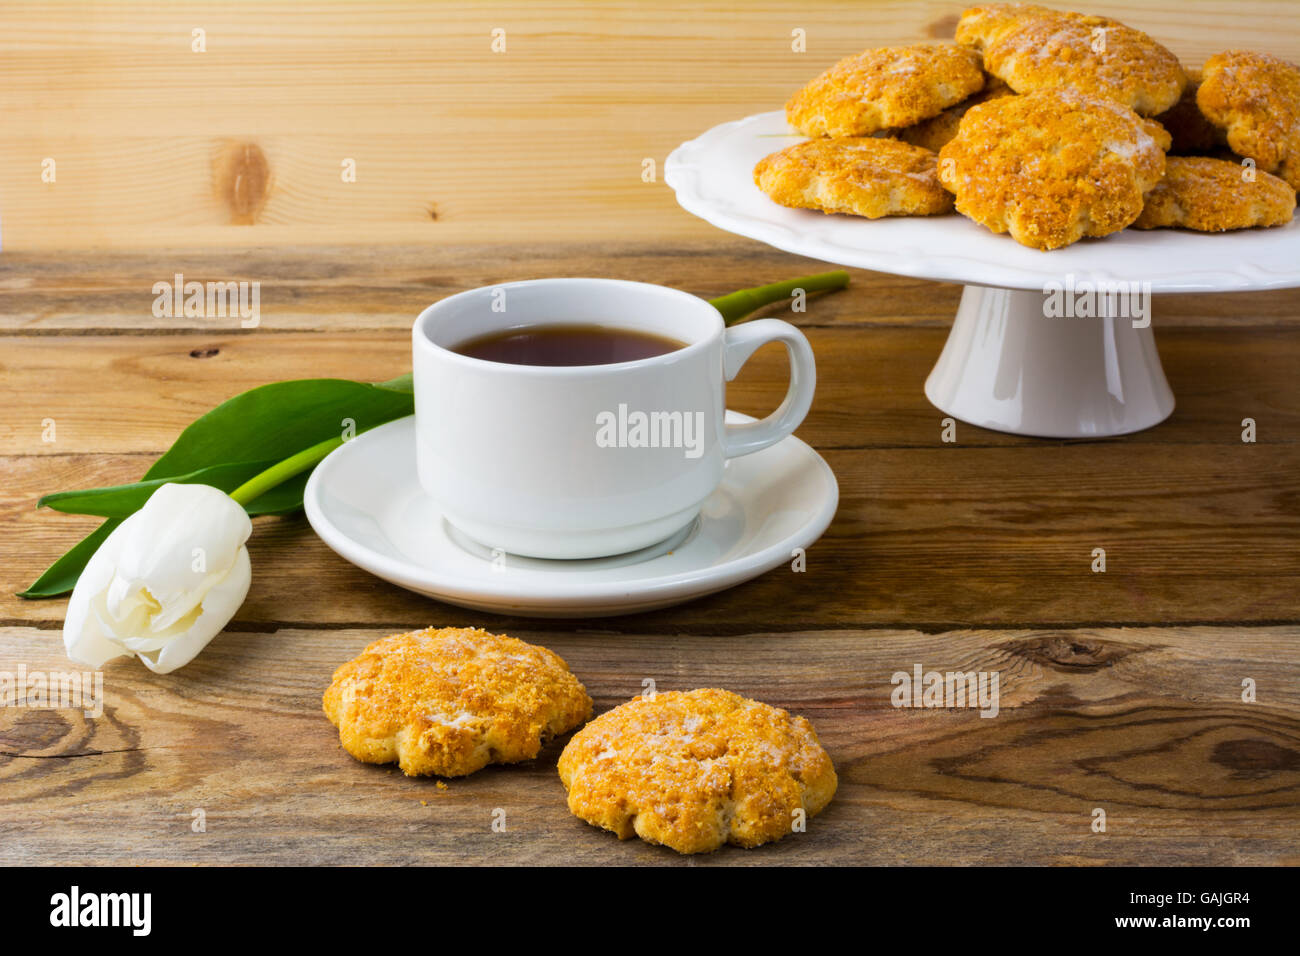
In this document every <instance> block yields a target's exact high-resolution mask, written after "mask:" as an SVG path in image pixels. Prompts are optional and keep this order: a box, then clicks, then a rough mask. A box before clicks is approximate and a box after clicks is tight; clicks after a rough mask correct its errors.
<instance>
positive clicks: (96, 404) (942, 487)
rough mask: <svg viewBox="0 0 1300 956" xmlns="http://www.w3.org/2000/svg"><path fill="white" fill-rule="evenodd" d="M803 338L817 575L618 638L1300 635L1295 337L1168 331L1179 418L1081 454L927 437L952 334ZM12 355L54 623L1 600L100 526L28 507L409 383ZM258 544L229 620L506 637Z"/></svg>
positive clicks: (342, 361)
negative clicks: (253, 424) (41, 577)
mask: <svg viewBox="0 0 1300 956" xmlns="http://www.w3.org/2000/svg"><path fill="white" fill-rule="evenodd" d="M842 295H845V296H848V295H849V293H843V294H842ZM827 301H829V300H827ZM817 308H818V307H814V310H813V311H812V312H809V313H807V315H806V316H804V317H801V318H806V317H808V316H812V315H814V314H815V313H816V311H817ZM809 334H810V336H811V338H812V341H813V344H814V347H815V348H816V350H817V354H818V356H819V362H820V364H821V374H820V380H821V385H820V390H819V397H818V402H817V404H816V405H815V406H814V410H813V413H812V415H811V416H810V418H809V420H808V421H807V422H806V424H805V425H804V427H803V428H802V429H801V430H800V434H801V435H802V436H804V437H805V438H806V439H807V440H808V441H809V442H811V443H812V444H813V446H814V447H816V448H818V449H819V450H821V451H822V453H823V454H825V455H826V456H827V459H828V461H829V462H830V463H831V465H832V467H833V468H834V469H835V471H836V473H837V474H838V475H839V478H840V487H841V504H840V510H839V513H838V515H837V518H836V521H835V522H834V524H833V525H832V526H831V529H830V530H829V532H828V533H827V535H826V536H825V537H824V538H823V539H822V541H821V542H819V544H818V545H817V547H816V548H815V549H814V550H813V551H812V552H811V560H812V564H811V566H810V570H809V572H808V573H807V574H806V575H804V576H800V577H797V578H796V577H795V576H794V575H792V574H790V573H785V572H779V571H778V572H773V573H771V574H769V575H766V576H764V577H763V578H761V579H760V580H758V581H755V582H752V583H751V584H748V585H746V586H744V587H741V588H737V589H735V590H733V591H729V592H727V593H724V594H721V595H717V596H714V597H711V598H707V599H705V600H702V601H698V602H693V603H692V604H690V605H687V606H686V607H685V608H679V609H672V610H668V611H662V612H655V613H653V614H650V615H646V616H643V617H642V618H633V619H628V620H626V621H620V622H615V623H612V624H611V625H609V626H610V627H611V628H613V629H614V630H618V631H621V632H626V631H627V630H629V629H636V628H644V629H648V630H654V629H657V628H665V629H668V630H671V629H672V628H673V627H674V626H683V625H686V626H689V627H690V628H691V629H693V630H696V631H700V632H704V633H719V632H721V633H736V632H743V631H747V630H754V629H757V628H761V627H763V626H765V622H766V620H767V615H768V614H769V611H768V609H769V608H771V607H781V608H782V619H783V621H785V622H786V623H787V624H788V625H789V626H791V627H800V628H805V627H806V628H813V627H818V626H836V627H857V626H867V625H871V626H880V625H895V626H896V625H901V624H904V623H907V624H909V625H911V626H923V627H928V628H949V627H956V626H961V625H963V624H970V625H976V626H985V627H993V626H1007V627H1010V626H1023V625H1044V624H1049V625H1068V624H1080V623H1086V624H1122V623H1159V622H1187V623H1197V622H1232V621H1236V622H1239V623H1270V622H1294V621H1297V620H1300V587H1298V586H1297V585H1298V584H1300V549H1297V548H1296V547H1295V542H1296V540H1297V538H1300V508H1297V505H1296V502H1297V501H1300V477H1298V476H1300V407H1297V402H1296V401H1295V398H1296V387H1295V376H1294V368H1295V367H1296V363H1297V360H1298V359H1300V356H1298V355H1297V349H1298V348H1300V341H1297V338H1296V336H1295V334H1294V333H1292V332H1288V331H1286V330H1283V329H1278V328H1263V329H1238V330H1222V331H1218V330H1211V329H1204V328H1202V329H1193V328H1189V329H1177V330H1169V331H1167V332H1164V333H1161V336H1160V341H1161V348H1162V351H1163V353H1164V358H1165V362H1166V366H1167V368H1168V371H1169V375H1170V379H1171V381H1172V382H1173V384H1174V388H1175V392H1176V394H1177V395H1178V397H1179V406H1178V409H1177V411H1176V412H1175V415H1174V417H1173V418H1172V419H1171V420H1170V421H1169V422H1168V423H1166V424H1163V425H1161V426H1160V427H1159V428H1156V429H1152V430H1149V431H1146V432H1141V433H1138V434H1137V435H1132V436H1128V437H1126V438H1123V439H1120V440H1116V441H1110V442H1100V443H1097V442H1074V443H1070V442H1055V441H1041V440H1036V439H1028V438H1020V437H1015V436H1009V435H1002V434H999V433H995V432H987V431H984V430H982V429H978V428H974V427H971V426H965V425H961V426H959V427H958V441H957V443H956V444H945V443H943V442H942V441H941V424H940V421H941V417H942V416H941V415H940V414H939V413H938V412H936V411H935V410H934V409H933V408H932V407H931V406H930V405H929V404H928V403H927V402H926V400H925V398H924V396H923V395H922V393H921V388H920V385H921V382H922V381H923V379H924V376H925V373H926V372H927V371H928V368H929V365H930V362H931V361H932V357H933V356H934V355H936V354H937V353H938V349H939V346H940V344H941V341H942V337H943V333H942V331H941V330H937V329H907V328H898V327H874V326H862V327H839V326H827V327H818V328H810V329H809ZM7 343H8V348H7V351H6V363H5V378H6V383H7V386H8V387H9V390H10V414H9V415H8V416H6V418H5V419H4V420H3V421H0V454H4V455H7V456H9V457H8V458H6V459H4V461H3V467H4V469H5V473H6V475H7V482H6V485H5V488H4V490H3V492H2V493H0V494H2V497H0V508H2V509H3V510H2V512H0V514H3V520H4V523H5V526H6V527H7V529H8V531H9V539H8V543H7V547H8V549H9V550H10V551H11V556H10V558H9V560H7V561H5V562H4V565H3V570H2V571H0V577H3V581H0V585H2V586H3V592H4V595H5V596H4V597H2V598H0V618H5V619H9V620H12V621H39V622H45V623H46V624H47V625H48V624H52V623H54V622H56V621H58V620H59V619H60V618H61V616H62V602H26V601H21V600H18V599H16V598H13V597H12V596H11V595H12V592H13V591H15V590H18V589H19V588H21V587H23V586H25V585H26V584H27V583H29V582H30V580H32V579H34V578H35V576H36V575H37V574H38V573H39V572H40V571H41V569H43V568H44V567H45V566H46V565H47V564H48V563H49V562H51V561H53V560H54V558H55V557H57V556H58V555H59V554H60V553H62V551H63V550H65V549H66V548H67V547H69V546H70V545H71V544H72V542H74V541H75V540H76V539H77V538H78V537H79V536H80V535H81V534H84V533H85V532H86V531H88V530H89V529H90V528H92V527H93V526H94V522H93V521H92V520H88V519H84V518H76V517H72V516H65V515H58V514H54V513H51V512H48V511H45V512H38V511H36V510H34V508H33V506H34V504H35V501H36V499H37V498H38V497H39V495H40V494H42V493H45V492H48V491H52V490H62V489H69V488H77V487H94V486H98V485H103V484H113V483H118V482H124V481H130V480H135V479H136V478H138V477H139V475H140V474H142V473H143V472H144V470H145V469H146V468H147V467H148V464H149V462H150V461H151V460H152V459H151V456H152V455H154V454H157V453H160V452H161V451H162V450H163V449H165V448H166V447H167V446H168V445H169V444H170V442H171V441H172V440H173V438H174V437H175V435H176V434H177V433H178V432H179V430H180V429H181V428H182V427H183V426H184V425H185V424H186V423H188V422H189V421H190V420H192V419H193V418H195V417H197V416H198V415H200V414H202V413H203V412H204V411H206V410H207V409H208V408H209V407H211V405H212V404H213V403H215V402H216V401H217V400H218V399H220V398H223V397H226V396H228V395H231V394H234V393H236V392H239V391H242V390H243V389H246V388H249V387H252V386H254V385H257V384H261V383H263V382H266V381H271V380H274V379H277V378H284V377H294V376H296V375H342V376H355V377H358V378H363V379H372V380H379V379H383V378H388V377H391V376H393V375H396V374H399V373H400V372H401V371H403V370H404V368H405V367H406V366H405V364H404V363H405V359H406V350H407V348H408V346H407V340H406V336H405V334H404V333H372V332H358V333H310V334H304V333H282V334H264V333H261V332H259V333H256V334H252V335H234V336H233V337H209V336H195V335H192V334H170V335H143V334H142V335H130V336H111V337H104V336H86V335H66V336H14V337H11V338H9V339H8V340H7ZM192 355H199V356H204V357H201V358H195V357H192ZM1225 356H1231V361H1230V362H1229V361H1227V360H1226V359H1225ZM784 376H785V372H784V365H783V359H782V357H781V356H780V354H779V353H778V354H768V355H763V356H760V357H759V358H757V359H756V360H755V363H754V364H753V366H752V367H747V368H746V371H745V374H744V375H743V376H741V378H740V379H739V380H738V381H737V383H735V385H734V386H733V389H732V392H731V394H732V396H733V401H732V405H733V406H734V407H738V408H740V409H742V410H745V411H750V412H754V413H761V412H765V411H766V410H767V409H768V408H770V407H771V405H772V404H773V402H774V401H775V396H777V395H779V394H780V392H781V390H782V388H783V383H784ZM51 383H75V387H71V388H65V389H58V388H53V389H52V388H51ZM1247 416H1249V417H1253V418H1255V419H1256V421H1257V423H1258V426H1259V433H1258V439H1259V440H1258V442H1257V443H1254V444H1243V443H1242V441H1241V425H1240V422H1241V420H1242V418H1243V417H1247ZM47 419H53V420H54V422H55V424H56V436H57V441H55V442H52V443H46V442H43V441H42V440H41V431H42V422H43V421H45V420H47ZM258 529H259V530H258V532H257V535H256V536H255V538H254V543H253V559H254V563H255V566H256V567H257V568H258V574H257V579H256V583H255V587H254V591H253V593H252V594H251V596H250V598H249V600H248V602H247V603H246V604H245V605H244V608H243V609H242V611H241V612H240V616H239V618H237V625H238V623H239V622H243V624H244V625H245V626H255V627H269V626H281V625H292V624H295V623H303V622H312V623H315V624H320V625H329V626H340V625H357V624H366V623H370V622H376V621H382V622H385V623H391V624H392V625H393V626H394V627H401V628H404V627H408V626H412V625H414V624H416V623H421V624H423V623H433V622H445V621H448V620H452V621H454V620H460V619H466V617H467V615H468V619H472V620H475V621H476V622H481V623H484V624H487V625H489V626H495V625H500V624H502V623H503V620H502V619H500V618H493V617H492V616H489V615H478V614H473V613H471V612H464V611H457V610H453V609H448V608H446V607H442V606H439V605H437V604H435V603H431V602H428V601H426V600H424V599H422V598H418V597H415V596H413V595H410V594H408V593H406V592H404V591H401V590H400V589H397V588H395V587H392V586H390V585H387V584H384V583H382V582H379V581H376V580H375V579H373V578H370V577H369V576H368V575H365V574H364V573H362V572H360V571H358V570H357V569H355V568H353V567H352V566H350V565H348V564H346V563H345V562H343V561H342V560H341V559H338V558H336V557H335V556H334V555H332V554H331V553H330V552H328V551H327V550H326V549H325V548H324V546H323V545H322V544H321V543H320V542H319V541H317V540H316V539H315V537H314V536H313V535H312V534H311V532H310V529H309V528H308V527H307V526H306V525H305V523H304V522H303V521H302V520H301V519H292V520H286V521H276V520H270V519H266V520H259V521H258ZM1097 547H1102V548H1105V549H1106V552H1107V571H1106V573H1105V574H1094V573H1092V571H1091V561H1092V557H1091V555H1092V550H1093V549H1094V548H1097ZM304 566H306V567H310V568H312V569H313V573H311V574H308V575H304V574H303V573H302V568H303V567H304ZM1031 581H1032V582H1034V583H1033V585H1032V586H1029V582H1031ZM602 626H603V625H602Z"/></svg>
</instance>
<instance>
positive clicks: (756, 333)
mask: <svg viewBox="0 0 1300 956" xmlns="http://www.w3.org/2000/svg"><path fill="white" fill-rule="evenodd" d="M768 342H780V343H781V344H782V345H784V346H785V351H786V355H787V356H788V357H789V359H790V388H789V390H787V391H786V393H785V399H784V401H782V402H781V405H780V406H779V407H778V408H777V410H776V411H774V412H773V413H772V414H771V415H768V416H767V417H766V418H763V419H760V420H759V421H756V422H746V423H744V424H743V425H728V426H727V432H726V437H725V439H724V440H723V446H722V447H723V454H724V455H725V456H726V457H727V458H736V457H739V456H740V455H749V454H752V453H753V452H756V451H759V450H760V449H763V448H766V447H767V446H768V445H772V444H775V443H776V442H779V441H780V440H781V439H782V438H784V437H785V436H786V435H789V434H790V433H791V432H792V431H794V430H795V429H796V428H798V427H799V425H800V424H801V423H802V422H803V420H804V416H805V415H807V414H808V409H809V408H810V407H811V406H812V399H813V389H815V388H816V386H817V363H816V362H815V361H814V360H813V350H812V346H811V345H809V344H808V340H807V339H806V338H804V334H803V333H802V332H800V331H799V330H798V329H797V328H795V327H794V326H793V325H791V324H790V323H789V322H782V321H781V320H780V319H755V320H753V321H751V322H746V323H744V324H743V325H737V326H734V327H733V328H729V329H727V330H726V332H725V334H724V337H723V346H722V369H723V374H724V375H725V376H726V379H727V381H728V382H730V381H731V380H732V379H733V378H735V377H736V375H737V374H738V373H739V372H740V369H741V366H743V365H744V364H745V363H746V362H747V361H749V357H750V356H751V355H753V354H754V353H755V352H756V351H758V349H759V347H760V346H763V345H766V344H767V343H768Z"/></svg>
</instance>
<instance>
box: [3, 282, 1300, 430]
mask: <svg viewBox="0 0 1300 956" xmlns="http://www.w3.org/2000/svg"><path fill="white" fill-rule="evenodd" d="M844 294H846V295H847V293H844ZM826 301H830V299H827V300H826ZM814 311H815V310H814ZM813 314H814V313H813V311H810V312H808V313H805V314H804V315H802V316H791V315H790V314H789V313H785V315H786V317H787V318H792V319H794V320H795V321H796V322H798V323H800V324H802V323H804V322H805V321H806V320H807V319H808V318H809V317H810V316H812V315H813ZM807 334H808V337H809V340H810V341H811V342H812V345H813V348H814V349H815V350H816V353H817V361H818V393H817V400H816V402H815V403H814V406H813V410H812V413H811V414H810V416H809V418H808V420H807V422H806V423H805V424H804V426H803V427H802V428H801V429H800V432H799V434H800V436H801V437H803V438H804V439H805V440H806V441H808V442H809V443H810V444H812V445H813V446H814V447H816V448H819V449H830V448H878V447H899V446H906V447H922V448H934V447H935V446H936V445H939V444H942V443H941V441H940V438H941V431H942V427H943V426H942V420H943V418H944V416H943V414H942V413H941V412H939V411H938V410H937V409H935V408H934V407H933V406H931V405H930V404H929V402H928V401H926V399H925V396H924V393H923V391H922V388H923V385H924V382H925V378H926V376H927V375H928V374H929V371H930V368H931V367H932V366H933V364H934V361H935V359H936V358H938V356H939V352H940V350H941V348H942V347H943V341H944V338H945V336H946V332H944V331H943V330H941V329H928V328H926V329H906V328H874V327H861V328H845V327H838V326H830V327H822V326H808V327H807ZM1157 342H1158V344H1159V347H1160V351H1161V356H1162V358H1163V361H1164V365H1165V370H1166V373H1167V375H1168V377H1169V380H1170V383H1171V385H1172V387H1173V390H1174V394H1175V395H1176V396H1177V399H1178V407H1177V408H1176V410H1175V412H1174V414H1173V416H1172V417H1171V418H1170V419H1169V421H1167V422H1166V423H1164V424H1162V425H1160V426H1159V427H1157V428H1155V429H1151V430H1148V431H1144V432H1140V433H1138V434H1136V435H1130V436H1125V437H1123V438H1120V439H1117V440H1116V444H1118V445H1125V446H1131V445H1140V444H1171V443H1176V444H1186V443H1203V442H1211V443H1216V444H1217V443H1222V444H1224V445H1225V446H1232V447H1234V448H1237V449H1239V450H1240V449H1241V446H1242V443H1241V429H1242V425H1241V421H1242V419H1243V418H1246V417H1251V418H1254V419H1255V420H1256V423H1257V425H1258V444H1257V445H1254V446H1250V447H1249V448H1247V449H1246V450H1247V451H1252V450H1260V449H1261V447H1262V446H1265V445H1269V446H1271V445H1275V444H1285V443H1292V442H1296V441H1298V440H1300V407H1298V406H1297V404H1296V402H1295V401H1294V395H1295V368H1296V363H1297V361H1298V360H1300V356H1298V355H1297V350H1300V340H1298V339H1297V338H1296V336H1295V334H1294V333H1292V332H1289V331H1287V330H1285V329H1252V330H1249V331H1246V330H1234V329H1222V330H1217V329H1169V330H1165V331H1161V332H1158V333H1157ZM409 369H410V344H409V333H408V332H406V331H404V330H403V331H392V332H384V331H380V332H358V333H283V334H275V333H270V332H267V331H265V330H262V329H257V330H253V331H251V332H244V333H240V332H237V331H236V332H232V331H229V330H223V331H220V332H215V333H209V334H193V333H187V334H175V335H131V336H108V337H102V336H85V335H38V336H12V337H8V338H6V339H4V352H3V357H2V358H0V370H2V371H3V373H4V382H5V390H6V411H7V414H6V415H5V416H4V418H3V420H0V455H59V454H73V453H75V454H83V453H88V452H94V453H102V452H114V453H120V454H132V453H153V454H160V453H161V452H163V451H164V450H166V449H167V448H168V447H169V446H170V445H171V443H172V441H173V440H174V439H175V437H176V435H177V434H179V432H180V430H181V429H182V428H184V427H185V426H186V425H188V424H189V423H190V422H191V421H193V420H194V419H196V418H198V417H199V416H200V415H202V414H204V413H205V412H207V411H208V410H209V409H211V408H212V407H214V406H215V405H216V404H218V403H219V402H221V401H223V400H225V399H226V398H229V397H230V396H232V395H235V394H238V393H239V392H242V391H244V390H246V389H249V388H253V387H254V386H257V385H262V384H265V383H267V382H273V381H279V380H283V379H290V378H300V377H312V376H338V377H343V378H353V379H359V380H363V381H383V380H386V379H389V378H392V377H394V376H396V375H401V374H403V373H404V372H406V371H409ZM786 374H787V373H786V365H785V358H784V353H782V351H781V350H780V349H778V348H775V347H769V348H767V349H765V350H763V351H761V352H759V353H758V355H757V356H756V357H755V358H754V359H753V360H751V362H750V363H748V364H747V365H746V366H745V369H744V371H743V372H742V374H741V375H740V376H739V377H738V378H737V380H736V381H735V382H732V383H731V384H730V386H729V393H728V394H729V398H728V402H729V404H730V406H731V407H732V408H735V409H737V410H739V411H743V412H747V413H750V414H756V415H762V414H767V412H769V411H770V410H771V409H772V408H773V407H774V406H775V405H776V404H777V402H778V401H779V400H780V396H781V395H782V394H784V392H785V387H786ZM66 383H76V388H75V389H71V388H67V387H66ZM51 419H52V420H53V421H54V423H55V429H54V433H53V437H54V439H55V440H53V441H50V440H48V437H49V434H48V432H47V430H46V426H45V423H46V421H47V420H51ZM957 444H958V445H960V446H962V447H971V446H984V445H1009V446H1021V447H1043V446H1052V445H1058V444H1060V443H1059V442H1054V441H1044V440H1042V439H1034V438H1025V437H1021V436H1015V435H1006V434H1002V433H1000V432H991V431H987V430H985V429H981V428H977V427H975V426H970V425H960V426H958V429H957Z"/></svg>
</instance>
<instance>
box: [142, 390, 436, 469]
mask: <svg viewBox="0 0 1300 956" xmlns="http://www.w3.org/2000/svg"><path fill="white" fill-rule="evenodd" d="M398 381H400V379H395V380H394V382H398ZM414 411H415V401H414V397H413V395H412V393H411V392H409V391H404V390H401V389H400V388H399V387H397V386H394V385H392V384H391V383H385V384H383V385H370V384H367V383H365V382H351V381H348V380H346V379H340V378H308V379H298V380H295V381H291V382H275V383H272V384H270V385H263V386H261V387H259V388H254V389H252V390H250V391H247V392H244V393H243V394H241V395H236V396H235V397H234V398H232V399H229V400H228V401H225V402H223V403H222V404H220V405H218V406H217V407H216V408H214V409H213V410H212V411H210V412H208V413H207V414H206V415H204V416H203V417H202V418H200V419H198V420H197V421H195V422H194V423H193V424H192V425H190V426H189V427H188V428H186V429H185V431H183V432H181V434H180V437H179V438H177V439H176V442H175V444H173V445H172V447H171V448H170V449H168V451H167V453H166V454H164V455H163V456H162V457H161V458H159V459H158V460H157V461H156V462H154V464H153V467H152V468H150V469H149V470H148V471H147V472H145V475H144V477H145V479H146V480H147V479H151V478H170V477H173V476H176V475H184V474H188V473H189V472H192V471H197V470H198V469H200V468H208V467H211V466H213V465H220V464H224V463H226V462H231V461H264V460H272V459H274V460H277V461H279V460H282V459H285V458H288V457H289V456H290V455H292V454H294V453H296V452H299V451H302V450H303V449H304V448H309V447H310V446H312V445H315V444H318V443H319V442H322V441H324V440H325V439H327V438H333V437H335V436H337V435H340V434H342V432H343V431H344V429H345V428H346V427H347V425H346V422H347V421H348V420H350V421H351V422H352V423H353V424H352V426H351V427H352V428H354V429H355V431H356V432H357V433H360V432H363V431H366V430H368V429H370V428H374V427H375V426H376V425H382V424H384V422H390V421H392V420H393V419H395V418H402V417H404V416H406V415H411V414H413V413H414Z"/></svg>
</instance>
